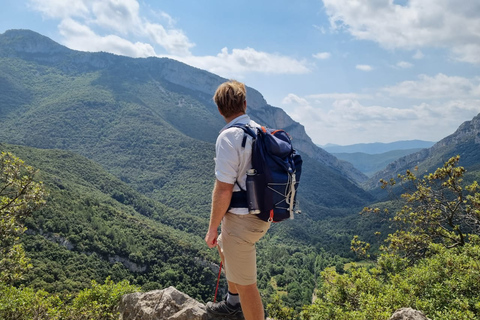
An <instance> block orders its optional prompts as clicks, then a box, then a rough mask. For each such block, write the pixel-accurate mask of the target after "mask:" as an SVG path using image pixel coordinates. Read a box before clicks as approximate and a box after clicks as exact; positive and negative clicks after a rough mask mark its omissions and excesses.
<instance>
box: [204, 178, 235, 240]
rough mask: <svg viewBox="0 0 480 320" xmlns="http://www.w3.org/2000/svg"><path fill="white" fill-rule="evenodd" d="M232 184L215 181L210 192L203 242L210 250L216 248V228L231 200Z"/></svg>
mask: <svg viewBox="0 0 480 320" xmlns="http://www.w3.org/2000/svg"><path fill="white" fill-rule="evenodd" d="M232 193H233V184H230V183H225V182H221V181H220V180H218V179H217V180H216V181H215V186H214V187H213V192H212V211H211V213H210V224H209V226H208V232H207V235H206V236H205V242H206V243H207V245H208V246H209V247H210V248H213V247H215V246H217V237H218V226H219V225H220V222H222V218H223V216H224V215H225V213H227V210H228V208H229V207H230V201H231V200H232Z"/></svg>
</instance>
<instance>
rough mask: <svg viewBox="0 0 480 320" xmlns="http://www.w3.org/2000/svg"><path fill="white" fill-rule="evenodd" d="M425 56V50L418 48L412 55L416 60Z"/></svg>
mask: <svg viewBox="0 0 480 320" xmlns="http://www.w3.org/2000/svg"><path fill="white" fill-rule="evenodd" d="M423 57H424V54H423V52H422V51H420V50H417V51H416V52H415V54H414V55H413V56H412V58H413V59H416V60H420V59H423Z"/></svg>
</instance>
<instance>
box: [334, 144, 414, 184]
mask: <svg viewBox="0 0 480 320" xmlns="http://www.w3.org/2000/svg"><path fill="white" fill-rule="evenodd" d="M420 150H421V149H419V148H417V149H403V150H402V149H399V150H392V151H388V152H384V153H378V154H369V153H363V152H353V153H332V154H333V155H334V156H335V157H337V158H338V159H340V160H345V161H347V162H350V163H351V164H352V165H353V166H354V167H355V168H357V169H358V170H360V171H361V172H363V173H364V174H365V175H367V176H369V177H370V176H372V175H373V174H375V173H377V172H378V171H380V170H382V169H383V168H385V167H386V166H387V165H388V164H390V163H392V162H394V161H395V160H397V159H399V158H401V157H404V156H406V155H409V154H412V153H415V152H417V151H420Z"/></svg>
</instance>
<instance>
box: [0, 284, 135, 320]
mask: <svg viewBox="0 0 480 320" xmlns="http://www.w3.org/2000/svg"><path fill="white" fill-rule="evenodd" d="M136 291H139V287H137V286H133V285H130V284H129V282H128V281H121V282H118V283H114V282H113V281H111V280H110V279H107V280H105V283H104V284H102V285H100V284H97V283H96V282H95V281H92V283H91V287H90V288H86V289H84V290H82V291H81V292H79V293H78V294H77V295H75V296H73V297H72V296H69V295H67V296H65V297H61V296H59V295H57V294H50V293H47V292H46V291H44V290H35V289H33V288H29V287H22V288H15V287H13V286H8V285H5V284H2V283H0V319H4V320H32V319H33V320H50V319H51V320H54V319H58V320H60V319H62V320H87V319H91V320H94V319H98V320H100V319H102V320H109V319H111V320H114V319H118V311H117V306H118V303H119V301H120V299H121V297H122V296H123V295H124V294H127V293H131V292H136Z"/></svg>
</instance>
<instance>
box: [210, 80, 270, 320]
mask: <svg viewBox="0 0 480 320" xmlns="http://www.w3.org/2000/svg"><path fill="white" fill-rule="evenodd" d="M213 98H214V101H215V103H216V105H217V107H218V111H219V112H220V114H221V115H222V116H223V118H224V119H225V121H226V122H227V125H226V126H225V127H224V128H223V129H222V130H221V131H220V134H219V136H218V138H217V142H216V146H215V151H216V158H215V177H216V181H215V186H214V189H213V193H212V209H211V215H210V224H209V228H208V232H207V234H206V236H205V242H206V243H207V245H208V246H209V247H210V248H213V247H215V246H217V245H218V251H219V253H220V257H221V260H222V263H223V265H224V266H225V274H226V278H227V283H228V294H227V296H226V299H225V300H224V301H221V302H217V303H212V302H209V303H208V304H207V311H208V312H209V313H210V314H213V315H216V316H227V317H231V318H241V314H242V312H243V316H244V317H245V319H246V320H257V319H264V309H263V304H262V299H261V297H260V293H259V292H258V288H257V264H256V250H255V243H256V242H257V241H258V240H260V238H261V237H262V236H263V235H265V233H266V232H267V230H268V228H269V227H270V222H265V221H263V220H261V219H259V218H258V217H257V216H255V215H253V214H249V212H248V208H232V207H231V206H230V202H231V199H232V195H233V192H239V191H241V190H246V171H247V170H248V169H251V167H252V163H251V154H252V138H251V137H250V136H248V135H247V136H245V134H244V131H243V130H242V129H241V128H236V127H231V126H232V125H234V124H250V125H251V126H253V127H259V125H258V124H257V123H255V122H254V121H252V120H250V117H249V116H248V115H247V114H246V110H247V101H246V89H245V85H244V84H243V83H240V82H238V81H235V80H232V81H227V82H225V83H223V84H221V85H220V86H219V87H218V89H217V91H216V92H215V95H214V97H213ZM244 137H246V140H245V142H244ZM242 144H244V146H242ZM220 223H221V234H220V236H218V231H217V229H218V226H219V225H220Z"/></svg>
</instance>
